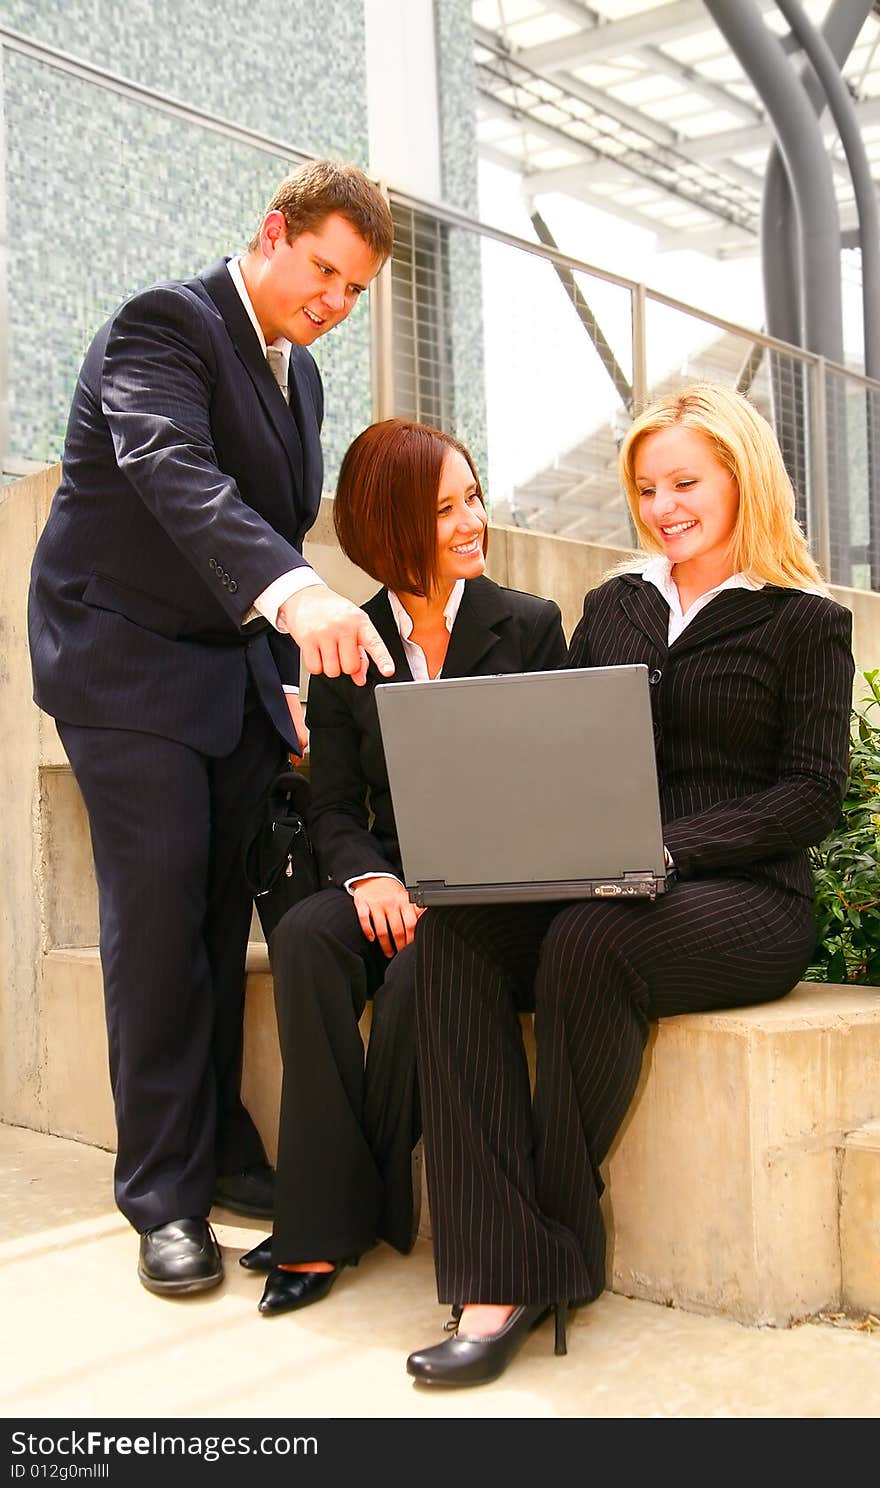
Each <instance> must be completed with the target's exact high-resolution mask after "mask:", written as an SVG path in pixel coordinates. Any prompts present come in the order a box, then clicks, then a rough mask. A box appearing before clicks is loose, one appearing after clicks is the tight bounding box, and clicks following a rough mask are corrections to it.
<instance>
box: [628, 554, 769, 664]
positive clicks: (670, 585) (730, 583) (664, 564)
mask: <svg viewBox="0 0 880 1488" xmlns="http://www.w3.org/2000/svg"><path fill="white" fill-rule="evenodd" d="M642 578H643V579H644V580H645V583H646V584H653V585H654V588H655V589H659V590H660V593H661V594H662V595H663V598H664V599H665V600H666V603H667V604H668V606H669V636H668V643H669V645H670V646H671V645H672V643H673V641H677V640H678V638H679V636H680V635H681V633H682V631H683V630H685V629H686V628H687V626H688V625H690V623H691V621H692V620H693V619H694V616H695V615H698V614H699V613H700V610H704V609H705V608H706V605H707V604H708V603H709V601H710V599H714V598H715V595H716V594H721V593H722V592H723V590H725V589H763V588H764V585H763V584H756V583H755V581H754V579H750V578H748V576H747V575H746V574H744V573H735V574H731V576H730V578H729V579H725V580H724V583H723V584H716V586H715V588H714V589H708V590H707V591H706V593H705V594H701V595H700V597H699V599H695V600H694V602H693V604H692V605H691V607H690V609H689V610H688V612H687V614H682V609H681V596H680V595H679V592H678V586H677V584H676V582H675V580H674V578H673V577H672V560H671V559H669V558H664V556H663V554H662V553H658V554H657V556H656V557H655V558H649V559H648V562H647V563H646V564H645V567H644V568H643V569H642Z"/></svg>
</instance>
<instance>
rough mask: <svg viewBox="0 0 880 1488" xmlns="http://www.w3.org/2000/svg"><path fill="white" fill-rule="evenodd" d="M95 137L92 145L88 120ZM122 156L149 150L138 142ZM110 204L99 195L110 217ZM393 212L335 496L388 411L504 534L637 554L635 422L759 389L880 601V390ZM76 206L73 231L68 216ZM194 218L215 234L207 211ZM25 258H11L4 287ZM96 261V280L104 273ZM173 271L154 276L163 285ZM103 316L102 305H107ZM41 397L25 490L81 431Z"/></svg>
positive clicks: (86, 330)
mask: <svg viewBox="0 0 880 1488" xmlns="http://www.w3.org/2000/svg"><path fill="white" fill-rule="evenodd" d="M0 45H2V48H3V49H4V51H6V50H7V49H8V50H9V51H11V52H14V53H16V54H17V55H18V56H19V57H26V58H27V59H28V61H29V62H31V63H33V64H37V65H39V66H45V67H47V68H49V69H51V70H52V72H53V73H54V74H55V75H56V76H57V75H58V74H59V73H60V74H63V75H64V76H65V77H66V78H67V79H70V80H73V81H74V82H76V83H77V84H83V83H87V84H89V85H90V86H93V87H95V88H101V89H103V90H106V91H108V92H109V93H112V94H115V95H116V96H117V97H120V98H123V99H125V100H126V101H127V102H128V103H130V104H132V105H137V106H138V107H141V108H144V109H147V110H150V111H152V112H153V113H156V114H157V115H160V116H164V117H165V118H166V119H172V118H173V119H179V120H180V121H181V122H183V123H185V124H186V125H187V126H189V127H190V128H197V129H198V130H199V131H200V135H201V136H203V137H204V138H206V139H207V138H210V137H213V138H214V139H224V140H227V141H229V143H230V147H234V148H235V149H236V150H237V151H238V152H239V155H236V161H237V162H239V156H241V158H243V159H244V158H250V159H251V160H252V161H253V168H254V174H255V176H256V175H259V173H260V171H262V172H265V170H266V166H267V158H268V157H271V158H272V159H273V160H274V161H275V162H276V163H277V164H278V165H279V166H280V167H281V168H282V169H283V168H285V163H287V166H286V168H290V166H292V165H294V164H296V163H297V162H298V161H299V160H302V159H307V158H309V157H308V154H307V152H304V151H302V150H300V149H298V148H297V147H296V146H295V145H292V144H290V143H288V142H286V141H284V140H279V139H277V138H272V137H271V136H269V135H266V134H260V133H259V132H257V131H254V130H252V129H249V128H244V127H240V126H238V125H236V124H235V123H234V122H233V121H230V120H226V119H221V118H219V117H216V116H213V115H210V114H208V113H206V112H204V111H200V110H198V109H197V108H193V107H192V106H190V105H188V104H186V103H183V102H181V101H179V100H177V99H173V98H170V97H168V96H164V95H162V94H160V93H158V92H156V91H155V90H151V89H150V88H147V87H144V86H143V85H141V84H137V83H134V82H132V81H131V80H129V79H127V78H123V77H120V76H118V75H114V74H113V73H111V72H110V71H108V70H107V69H104V68H101V67H99V66H95V65H94V64H92V63H90V62H86V61H84V60H82V59H80V58H76V57H72V56H70V55H69V54H66V53H64V52H62V51H60V50H59V49H57V48H55V47H52V46H51V45H47V44H46V43H43V42H39V41H36V40H34V39H33V38H29V37H26V36H24V35H22V34H21V33H19V32H15V31H13V30H12V29H10V28H9V27H7V26H0ZM0 77H2V73H0ZM81 123H82V127H84V128H85V127H89V116H88V115H87V114H83V116H82V120H81ZM101 128H102V129H103V130H106V128H107V125H106V123H103V124H102V125H101ZM103 138H104V137H103V135H102V139H103ZM104 142H105V144H107V141H106V140H105V141H104ZM114 147H115V148H116V147H118V149H120V150H122V151H123V153H124V152H125V151H126V150H128V149H129V148H132V149H134V146H130V145H129V143H128V142H127V140H126V139H125V138H123V137H122V136H121V135H120V138H119V139H118V140H116V142H115V146H114ZM101 190H102V183H101V181H100V179H96V180H95V181H94V191H95V193H96V196H95V205H96V206H97V204H98V203H99V202H100V196H99V193H100V192H101ZM0 194H2V188H0ZM388 195H389V199H390V202H391V206H392V211H393V213H394V217H395V224H396V239H397V243H396V248H395V253H394V257H393V260H392V262H391V264H389V265H388V266H387V267H386V269H385V270H384V271H383V273H382V275H380V278H379V280H378V281H377V283H376V284H375V285H374V287H373V290H372V292H371V296H370V305H369V312H367V310H366V307H364V308H363V309H362V310H361V312H360V316H359V317H358V318H362V317H363V316H364V315H365V314H367V313H369V320H370V331H369V340H370V347H371V365H370V366H368V365H367V358H366V357H365V356H364V355H361V354H360V348H363V350H364V351H366V347H365V344H364V341H365V338H364V332H365V331H366V326H365V325H362V327H361V329H360V330H358V331H357V332H356V333H355V334H352V331H351V330H346V331H345V332H344V333H343V336H342V337H341V338H340V339H339V340H338V341H337V339H336V338H334V337H331V338H328V340H327V343H326V344H325V343H319V345H318V348H317V352H318V358H319V361H320V363H321V367H322V372H323V375H324V380H325V383H326V386H327V399H326V407H327V417H326V420H325V425H324V445H325V450H326V454H327V486H328V489H331V490H332V488H333V485H334V483H335V476H336V470H337V469H338V464H339V460H340V458H341V455H342V453H343V451H344V449H345V448H346V446H347V444H348V442H349V441H350V439H351V438H353V437H354V435H355V434H356V433H358V432H359V429H360V428H361V427H362V426H363V423H364V421H365V418H366V417H367V416H368V415H369V412H370V410H371V411H372V417H373V418H382V417H386V416H388V415H389V414H391V413H401V414H407V415H410V416H413V417H421V418H428V419H433V420H434V421H437V422H442V423H443V424H445V425H446V426H448V427H450V428H452V429H453V430H454V431H455V432H456V433H457V434H458V435H459V437H461V438H462V439H464V441H465V442H466V443H467V444H468V445H469V446H470V448H471V449H472V451H473V453H474V456H475V458H476V460H477V464H478V467H479V469H480V472H481V475H482V476H483V478H484V481H485V482H486V485H487V489H488V494H489V500H490V506H491V510H492V513H493V516H494V518H495V519H496V520H498V521H505V522H510V523H513V524H515V525H518V526H523V527H528V528H531V529H533V530H535V531H545V532H554V533H559V534H561V535H564V536H568V537H574V538H581V539H586V540H588V541H596V542H601V543H604V544H612V545H617V546H622V547H628V546H630V544H631V542H632V529H631V525H630V522H629V517H628V513H627V510H626V505H625V502H624V501H623V498H622V494H621V491H620V487H619V481H618V476H617V447H618V444H619V441H620V438H621V436H622V434H623V432H624V431H625V429H626V427H627V424H628V423H629V420H630V418H631V416H632V410H633V408H637V407H639V406H641V405H642V404H643V403H644V402H645V401H646V400H647V399H648V398H649V397H650V396H652V395H653V394H655V393H656V392H658V391H660V390H661V389H665V388H672V387H676V386H681V385H682V384H683V383H685V382H687V381H691V380H693V379H695V378H698V377H708V378H714V379H718V380H723V381H730V382H732V383H735V384H736V385H738V386H740V387H741V388H743V389H744V390H745V391H747V392H748V393H749V394H750V396H751V397H752V398H753V400H754V401H755V402H756V404H757V405H758V407H759V408H760V409H761V410H762V412H764V413H765V414H766V415H767V416H768V417H769V418H770V419H771V421H772V422H773V424H774V427H775V428H776V430H777V433H778V436H779V439H780V444H781V446H782V449H783V454H784V456H785V459H786V463H787V466H788V469H789V472H790V474H791V476H792V482H793V485H794V487H795V491H796V496H797V501H798V511H799V514H800V517H801V520H802V522H803V525H804V527H805V530H806V532H807V535H808V537H809V540H810V543H811V545H812V548H813V551H814V553H815V555H816V558H817V560H818V562H819V564H820V566H821V567H822V569H823V571H824V572H825V574H826V575H827V576H828V577H829V579H831V580H832V581H833V582H835V583H838V584H851V585H854V586H856V587H862V588H875V589H880V383H877V382H875V381H871V380H870V379H868V378H866V377H863V376H860V375H859V374H858V373H857V372H855V371H853V370H851V369H848V368H846V367H843V366H840V365H837V364H835V363H830V362H827V361H825V360H823V358H821V357H819V356H815V355H812V354H811V353H809V352H805V351H802V350H800V349H799V348H797V347H795V346H791V345H788V344H787V343H785V342H782V341H779V340H776V339H774V338H773V337H771V336H767V335H764V334H762V333H761V332H759V331H756V330H752V329H749V328H747V327H744V326H742V325H739V324H737V323H735V322H733V321H730V320H727V319H726V318H724V317H722V316H716V315H711V314H709V313H707V312H705V311H702V310H698V309H696V308H694V307H693V306H691V305H688V304H686V303H684V302H682V301H679V300H676V299H674V298H672V297H670V296H668V295H665V294H662V293H660V292H658V291H656V290H653V289H651V288H649V287H648V286H646V285H644V284H641V283H638V282H636V281H634V280H631V279H628V278H625V277H623V276H621V275H617V274H615V273H613V272H611V271H609V270H607V269H602V268H600V267H598V266H597V265H595V264H591V263H589V262H588V261H587V260H585V259H580V258H575V257H572V256H571V255H569V254H565V253H562V252H560V251H559V249H558V248H556V247H554V246H553V245H552V242H551V241H549V240H548V239H549V234H548V233H547V232H546V230H545V231H544V232H543V233H541V228H542V227H544V224H540V223H539V222H537V221H536V223H535V226H536V231H538V232H539V233H540V234H541V235H542V236H543V237H544V238H545V241H543V242H530V241H527V240H525V239H523V238H520V237H517V236H515V235H514V234H512V233H509V232H505V231H503V230H501V229H499V228H495V227H491V226H488V225H486V224H485V223H481V222H478V221H476V220H475V219H473V218H470V217H468V216H467V215H466V214H464V213H461V212H458V211H455V210H454V209H451V208H448V207H445V206H442V205H438V204H436V203H431V202H427V201H422V200H419V199H417V198H415V197H412V196H409V195H407V194H405V193H402V192H399V191H396V190H393V189H390V190H389V192H388ZM57 205H58V210H59V213H60V215H61V216H62V217H65V216H66V213H65V210H64V203H63V202H61V201H59V203H58V204H57ZM74 206H75V209H76V214H77V217H78V220H80V221H82V220H84V219H87V218H88V213H89V201H88V200H80V199H78V200H77V201H76V203H75V204H70V206H69V209H70V210H71V211H72V210H73V208H74ZM0 207H2V202H0ZM193 212H194V213H196V214H198V216H197V221H198V223H199V224H200V225H201V223H202V218H203V215H204V214H203V212H202V209H201V205H200V204H199V203H198V202H197V201H196V202H194V204H193ZM97 215H100V214H98V213H97V212H96V216H97ZM183 226H184V227H185V226H186V224H184V225H183ZM221 226H222V224H219V225H218V231H219V230H220V227H221ZM184 236H185V234H184ZM228 246H229V245H228V244H227V249H228ZM6 251H8V250H4V249H3V248H2V246H0V271H2V265H3V262H4V261H5V256H6ZM81 257H82V259H83V262H84V265H87V261H88V254H87V253H83V254H82V255H81ZM163 267H167V266H163V264H162V263H161V262H157V263H156V264H155V267H154V272H155V274H156V276H157V277H160V276H161V274H162V270H163ZM86 271H87V270H86V268H85V267H84V269H83V272H84V273H85V272H86ZM132 272H133V271H132ZM147 272H149V271H147ZM138 274H140V269H138ZM0 281H2V273H0ZM138 282H140V280H138ZM143 282H146V279H144V280H143ZM132 287H136V285H132V284H127V283H125V284H120V285H118V286H117V285H113V284H107V283H102V285H101V294H102V297H103V298H106V297H108V296H109V297H111V299H112V300H113V301H115V300H116V299H118V298H121V297H122V295H123V293H127V292H129V291H130V289H131V288H132ZM89 288H90V286H89V285H84V290H85V291H88V290H89ZM92 288H93V286H92ZM93 299H94V295H91V297H90V295H89V294H88V293H85V294H84V300H85V301H87V302H88V304H91V303H92V300H93ZM50 303H51V302H50ZM93 308H94V311H95V314H94V315H88V316H87V317H86V319H87V320H88V325H86V324H85V322H84V323H83V325H82V327H80V328H78V329H75V328H73V327H72V326H71V327H70V328H69V330H68V328H67V326H66V322H65V330H64V334H69V338H70V343H71V344H70V345H69V346H65V347H63V348H59V350H63V351H64V353H65V358H64V359H65V361H66V363H67V364H69V365H70V366H74V365H75V364H76V361H77V360H78V357H79V356H80V355H81V354H82V351H83V350H84V345H80V346H74V345H73V341H74V339H76V337H77V336H81V337H87V336H90V335H91V334H92V333H93V332H94V330H95V329H96V328H97V323H98V321H99V320H100V319H103V316H104V314H106V313H107V309H106V308H105V307H104V305H103V302H102V304H100V305H99V304H98V303H97V301H95V305H94V307H93ZM99 311H100V313H99ZM0 312H2V307H0ZM93 319H94V320H95V324H92V323H91V321H92V320H93ZM57 334H62V332H61V331H59V332H58V333H57ZM15 365H16V364H15V362H14V361H12V360H11V361H10V367H11V369H12V373H13V376H14V375H15ZM41 396H43V401H42V402H41V403H40V406H39V408H38V409H35V410H34V417H33V418H32V419H31V420H30V422H29V424H28V429H27V432H26V433H25V434H23V435H22V436H21V437H20V438H19V439H18V445H19V446H20V447H17V448H16V449H14V450H11V449H9V450H4V451H3V455H4V459H6V458H7V457H8V458H9V461H10V463H9V464H6V465H5V466H4V468H6V469H8V470H9V471H10V473H13V472H14V470H15V469H16V468H17V467H19V466H20V467H21V468H30V465H31V462H34V461H36V462H44V461H45V459H46V457H47V455H48V456H49V457H50V458H53V457H54V458H57V456H58V455H60V443H59V447H58V448H57V449H56V448H55V436H54V435H53V434H50V432H49V430H50V429H63V424H64V419H65V416H66V411H67V410H66V406H65V407H63V408H62V407H60V406H59V407H57V408H56V407H55V402H59V403H60V402H63V401H64V399H66V398H67V397H69V390H67V389H65V390H64V398H62V397H61V392H60V391H58V392H56V391H55V390H53V391H52V395H51V400H50V401H48V402H47V401H46V400H47V398H48V396H49V395H48V393H46V394H45V395H41ZM52 400H54V401H52ZM0 403H5V398H4V397H3V388H2V386H0ZM43 425H45V429H43ZM37 426H39V429H38V428H37ZM2 428H3V416H2V413H0V431H2ZM40 429H43V433H42V434H40V437H39V439H38V438H37V434H39V430H40ZM33 430H37V433H33ZM30 444H33V448H31V447H26V446H29V445H30Z"/></svg>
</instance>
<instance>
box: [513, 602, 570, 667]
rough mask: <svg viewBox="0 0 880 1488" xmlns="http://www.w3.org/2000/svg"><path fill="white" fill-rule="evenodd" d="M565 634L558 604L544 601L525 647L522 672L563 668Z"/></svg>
mask: <svg viewBox="0 0 880 1488" xmlns="http://www.w3.org/2000/svg"><path fill="white" fill-rule="evenodd" d="M565 656H566V645H565V632H564V631H563V629H562V615H561V613H560V609H559V606H558V604H556V602H555V601H554V600H552V599H548V600H545V601H544V603H543V604H542V606H541V609H540V611H539V612H538V614H537V615H536V616H535V623H534V626H533V627H532V631H531V634H530V635H529V638H528V641H527V643H526V647H525V661H524V663H523V671H524V672H557V671H559V669H560V667H563V666H565Z"/></svg>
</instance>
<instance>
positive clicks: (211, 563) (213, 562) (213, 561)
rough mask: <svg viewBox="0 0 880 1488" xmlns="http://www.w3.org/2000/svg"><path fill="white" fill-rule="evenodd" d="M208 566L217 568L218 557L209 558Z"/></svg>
mask: <svg viewBox="0 0 880 1488" xmlns="http://www.w3.org/2000/svg"><path fill="white" fill-rule="evenodd" d="M208 567H209V568H216V567H217V559H216V558H209V559H208Z"/></svg>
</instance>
